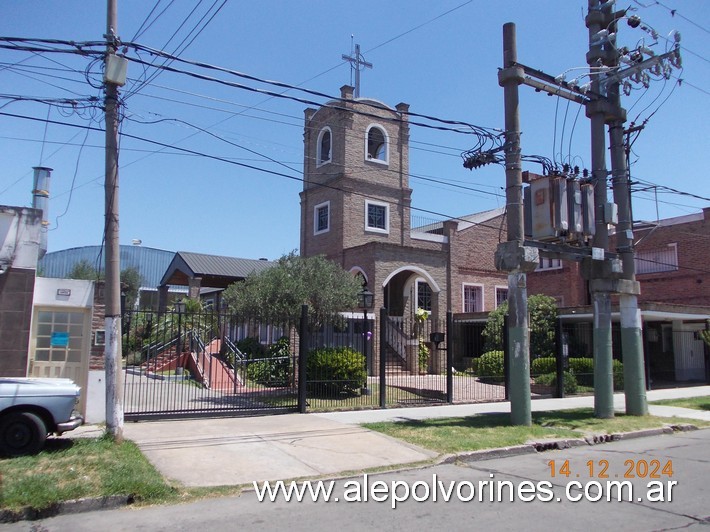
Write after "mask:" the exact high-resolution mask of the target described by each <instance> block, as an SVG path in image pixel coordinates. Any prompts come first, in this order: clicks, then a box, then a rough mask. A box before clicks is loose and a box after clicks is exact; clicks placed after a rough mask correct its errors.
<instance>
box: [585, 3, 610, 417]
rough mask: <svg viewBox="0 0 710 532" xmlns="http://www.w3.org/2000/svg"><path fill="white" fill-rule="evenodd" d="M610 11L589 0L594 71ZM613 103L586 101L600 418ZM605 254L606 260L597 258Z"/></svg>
mask: <svg viewBox="0 0 710 532" xmlns="http://www.w3.org/2000/svg"><path fill="white" fill-rule="evenodd" d="M607 23H608V22H607V14H605V13H604V12H603V11H602V10H601V3H600V1H599V0H589V12H588V14H587V18H586V24H587V28H589V52H588V53H587V64H588V65H589V67H590V70H591V72H594V71H595V69H598V68H599V67H600V66H602V65H604V64H607V63H608V58H609V55H610V53H609V52H610V51H609V50H607V49H605V48H604V46H603V45H602V42H601V41H599V40H598V39H597V34H598V33H599V32H600V31H601V30H602V29H605V28H606V25H607ZM591 85H592V86H591V90H592V92H593V93H594V94H600V93H601V91H600V81H599V76H598V75H597V76H592V83H591ZM608 111H609V104H608V102H607V100H606V99H605V98H595V99H592V100H590V101H589V102H588V103H587V105H586V114H587V117H588V118H589V119H590V121H591V154H592V158H591V160H592V183H593V185H594V214H595V233H594V240H593V247H594V248H597V249H598V250H602V251H601V253H602V254H603V255H604V256H603V257H593V258H592V260H591V261H589V262H588V270H587V271H588V275H589V278H590V283H589V287H590V291H591V293H592V304H593V307H594V334H593V342H594V415H595V416H596V417H599V418H612V417H614V377H613V370H612V368H613V366H612V343H611V286H610V285H611V279H610V274H611V271H610V269H611V268H610V261H609V260H607V259H606V250H607V249H608V248H609V229H608V226H607V216H606V206H607V203H608V201H607V192H606V187H607V167H606V137H605V122H606V117H607V115H608ZM599 258H601V259H602V260H595V259H599Z"/></svg>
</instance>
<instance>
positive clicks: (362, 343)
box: [123, 310, 710, 419]
mask: <svg viewBox="0 0 710 532" xmlns="http://www.w3.org/2000/svg"><path fill="white" fill-rule="evenodd" d="M365 316H367V317H365ZM123 324H124V330H123V354H124V405H125V407H124V410H125V415H126V419H147V418H165V417H178V416H195V415H237V414H256V413H266V412H284V411H301V412H305V411H324V410H339V409H356V408H390V407H396V406H406V405H413V404H437V403H439V404H440V403H471V402H491V401H502V400H505V399H506V398H507V387H506V382H507V367H506V366H507V364H506V360H507V357H506V356H505V346H506V345H507V340H506V327H505V323H504V322H503V321H502V320H499V321H495V320H490V321H487V322H483V321H480V320H479V321H476V320H471V319H461V318H454V317H453V315H452V314H448V315H447V318H446V319H445V320H432V319H431V317H422V319H416V318H402V317H396V316H388V315H387V312H386V311H385V310H382V311H381V313H380V315H379V317H378V319H374V315H373V314H372V313H370V314H367V315H365V314H363V315H362V316H360V317H359V316H358V315H357V314H355V315H351V316H349V317H339V318H337V319H335V320H332V321H330V322H328V323H314V322H312V321H309V319H308V314H307V310H306V311H304V314H303V315H302V317H301V320H300V321H299V322H298V323H264V322H262V321H259V320H255V319H251V318H245V317H241V316H234V315H228V314H220V313H210V312H165V313H160V314H158V313H155V312H150V311H136V312H130V313H128V314H126V315H125V316H124V320H123ZM592 338H593V330H592V325H591V324H587V323H565V324H561V323H559V322H558V324H557V327H556V328H555V329H553V330H548V329H544V330H537V331H536V330H532V329H531V339H530V343H531V361H530V370H531V371H530V378H531V394H532V397H533V398H538V397H550V396H556V397H562V396H564V395H570V394H590V393H593V390H594V358H593V346H592ZM669 338H670V339H669V342H671V343H672V344H673V347H674V348H675V352H676V353H677V355H676V356H675V359H676V360H675V365H674V368H675V370H674V371H675V373H674V378H675V379H680V378H684V379H686V380H703V379H705V380H707V379H708V375H707V373H708V368H710V363H709V362H708V360H707V356H708V353H707V351H706V349H705V348H704V346H703V343H702V341H700V340H699V339H698V337H697V334H694V333H692V332H689V333H680V332H678V333H677V334H676V333H675V332H674V333H673V336H672V337H669ZM612 339H613V353H614V362H613V379H614V388H615V389H616V390H622V389H623V361H622V360H621V349H620V334H619V330H618V327H615V328H614V329H613V331H612ZM649 367H650V366H649ZM649 382H650V380H649Z"/></svg>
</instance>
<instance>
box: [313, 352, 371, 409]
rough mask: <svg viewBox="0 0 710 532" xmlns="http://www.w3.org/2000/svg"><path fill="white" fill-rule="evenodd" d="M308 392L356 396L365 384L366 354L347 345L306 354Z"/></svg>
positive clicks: (321, 395)
mask: <svg viewBox="0 0 710 532" xmlns="http://www.w3.org/2000/svg"><path fill="white" fill-rule="evenodd" d="M306 379H307V385H306V386H307V388H306V390H307V392H308V393H309V394H310V395H311V396H313V397H325V398H334V397H338V396H341V395H355V394H356V393H358V392H359V391H360V389H361V388H362V387H363V386H364V385H365V382H366V379H367V371H366V370H365V356H364V355H363V354H362V353H358V352H357V351H355V350H353V349H351V348H349V347H324V348H320V349H315V350H313V351H310V352H309V353H308V359H307V361H306Z"/></svg>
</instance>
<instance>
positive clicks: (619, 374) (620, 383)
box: [611, 360, 624, 390]
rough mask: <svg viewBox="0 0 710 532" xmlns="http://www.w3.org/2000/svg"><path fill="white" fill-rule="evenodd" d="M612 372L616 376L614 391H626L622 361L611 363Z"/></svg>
mask: <svg viewBox="0 0 710 532" xmlns="http://www.w3.org/2000/svg"><path fill="white" fill-rule="evenodd" d="M611 371H612V373H613V375H614V389H615V390H623V389H624V364H623V363H622V362H621V360H613V361H612V362H611Z"/></svg>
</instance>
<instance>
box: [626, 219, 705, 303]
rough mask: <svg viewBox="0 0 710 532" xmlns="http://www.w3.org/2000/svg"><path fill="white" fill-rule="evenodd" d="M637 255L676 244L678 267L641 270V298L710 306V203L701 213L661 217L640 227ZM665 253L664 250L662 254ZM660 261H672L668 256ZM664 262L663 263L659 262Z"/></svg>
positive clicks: (646, 254)
mask: <svg viewBox="0 0 710 532" xmlns="http://www.w3.org/2000/svg"><path fill="white" fill-rule="evenodd" d="M634 238H635V240H637V241H639V243H638V244H637V245H636V253H637V256H651V257H653V255H654V253H655V252H656V251H661V252H663V251H664V250H666V249H668V248H669V246H672V247H675V248H676V254H677V263H678V264H677V268H673V267H670V266H669V268H670V269H669V270H668V271H662V272H658V273H645V274H642V273H637V276H636V278H637V279H638V281H639V282H640V283H641V295H640V296H639V301H640V302H643V303H646V302H653V303H668V304H674V305H695V306H710V207H708V208H705V209H703V211H702V213H700V214H698V215H690V216H683V217H679V218H670V219H667V220H661V222H660V223H659V225H652V226H646V227H642V228H636V229H635V230H634ZM663 256H664V255H663V254H661V257H663ZM657 262H668V261H667V260H666V259H665V258H661V260H659V261H657ZM659 266H660V264H659Z"/></svg>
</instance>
